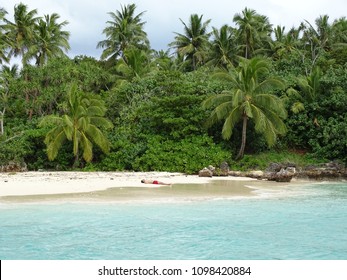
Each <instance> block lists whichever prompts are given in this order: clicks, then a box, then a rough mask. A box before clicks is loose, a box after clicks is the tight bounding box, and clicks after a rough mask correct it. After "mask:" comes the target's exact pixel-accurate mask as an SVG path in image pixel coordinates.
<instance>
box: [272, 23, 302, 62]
mask: <svg viewBox="0 0 347 280" xmlns="http://www.w3.org/2000/svg"><path fill="white" fill-rule="evenodd" d="M301 28H302V27H299V28H294V27H292V28H291V29H290V30H289V32H285V27H284V26H280V25H278V26H276V28H274V30H273V33H274V37H275V39H274V41H273V42H271V43H270V44H271V53H272V57H273V58H275V59H280V58H282V57H283V56H286V55H288V54H290V53H292V52H300V44H301V42H300V38H299V34H300V31H301Z"/></svg>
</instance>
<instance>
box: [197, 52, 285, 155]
mask: <svg viewBox="0 0 347 280" xmlns="http://www.w3.org/2000/svg"><path fill="white" fill-rule="evenodd" d="M269 68H270V66H269V63H268V62H267V61H266V60H264V59H261V58H257V57H254V58H252V59H250V60H248V59H244V58H243V59H241V61H240V64H239V67H238V68H232V69H230V70H229V71H223V72H220V73H217V74H216V75H215V77H216V78H218V79H222V80H224V81H226V82H227V83H228V84H229V87H230V89H229V90H227V91H223V92H222V93H221V94H217V95H212V96H210V97H209V98H207V99H206V100H205V101H204V102H203V106H204V108H210V107H211V108H214V109H213V111H212V113H211V116H210V119H209V125H212V124H214V123H216V122H218V121H221V120H224V125H223V130H222V136H223V138H224V139H230V137H231V135H232V133H233V129H234V127H235V125H236V124H237V123H238V122H240V121H241V122H242V140H241V147H240V150H239V153H238V155H237V157H236V159H240V158H242V157H243V155H244V150H245V146H246V136H247V135H246V133H247V124H248V121H249V120H252V121H253V122H254V124H255V130H256V131H257V132H258V133H260V134H262V135H263V136H264V138H265V140H266V141H267V144H268V145H269V146H272V145H274V144H275V142H276V139H277V135H281V134H284V133H285V132H286V127H285V124H284V123H283V119H284V118H286V116H287V113H286V110H285V108H284V104H283V102H282V100H281V99H280V98H278V97H277V96H276V95H274V94H273V93H272V92H273V91H274V90H277V89H282V88H283V87H284V84H283V83H282V82H281V81H280V80H279V79H277V78H272V77H266V75H267V74H268V73H269Z"/></svg>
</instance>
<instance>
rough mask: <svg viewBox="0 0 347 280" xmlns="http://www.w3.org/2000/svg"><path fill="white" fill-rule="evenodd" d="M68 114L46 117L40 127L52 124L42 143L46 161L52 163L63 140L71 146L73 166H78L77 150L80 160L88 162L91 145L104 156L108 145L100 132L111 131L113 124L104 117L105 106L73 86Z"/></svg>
mask: <svg viewBox="0 0 347 280" xmlns="http://www.w3.org/2000/svg"><path fill="white" fill-rule="evenodd" d="M67 108H68V109H67V112H66V114H64V115H63V116H54V115H50V116H46V117H45V118H44V119H43V120H42V121H41V123H40V125H41V126H45V125H51V126H52V125H54V127H53V128H52V129H51V130H50V131H49V132H48V133H47V135H46V138H45V144H46V145H47V155H48V159H49V160H54V159H55V158H56V156H57V155H58V151H59V149H60V148H61V146H62V145H63V143H64V142H65V141H66V140H69V141H72V143H73V154H74V156H75V162H74V166H76V167H77V165H78V163H79V154H80V150H81V149H82V150H83V158H84V160H85V161H87V162H90V161H91V160H92V158H93V143H95V144H96V145H97V146H99V147H100V148H101V150H102V151H103V152H104V153H107V152H108V151H109V149H110V143H109V141H108V140H107V138H106V137H105V135H104V134H103V132H102V130H101V129H109V128H112V126H113V125H112V123H111V122H110V121H109V120H108V119H106V118H105V117H104V115H105V112H106V107H105V104H104V102H103V101H102V100H101V99H100V98H97V97H96V96H91V95H86V94H84V93H83V92H81V91H79V90H78V88H77V86H76V85H73V86H72V87H71V89H70V91H69V92H68V102H67Z"/></svg>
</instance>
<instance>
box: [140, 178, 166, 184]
mask: <svg viewBox="0 0 347 280" xmlns="http://www.w3.org/2000/svg"><path fill="white" fill-rule="evenodd" d="M141 183H144V184H154V185H171V184H168V183H164V182H160V181H157V180H146V179H142V180H141Z"/></svg>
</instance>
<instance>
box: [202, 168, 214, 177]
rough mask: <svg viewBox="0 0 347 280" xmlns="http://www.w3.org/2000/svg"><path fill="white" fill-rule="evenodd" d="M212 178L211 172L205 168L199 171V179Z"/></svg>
mask: <svg viewBox="0 0 347 280" xmlns="http://www.w3.org/2000/svg"><path fill="white" fill-rule="evenodd" d="M212 176H213V172H212V171H211V170H210V169H208V168H207V167H204V168H203V169H201V170H200V171H199V177H212Z"/></svg>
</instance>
